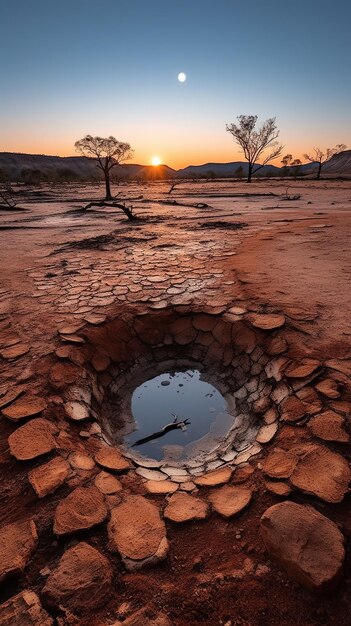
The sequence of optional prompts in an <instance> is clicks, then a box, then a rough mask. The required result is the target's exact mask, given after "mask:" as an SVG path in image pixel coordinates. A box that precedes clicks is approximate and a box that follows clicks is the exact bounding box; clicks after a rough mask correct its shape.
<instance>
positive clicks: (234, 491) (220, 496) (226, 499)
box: [208, 485, 252, 517]
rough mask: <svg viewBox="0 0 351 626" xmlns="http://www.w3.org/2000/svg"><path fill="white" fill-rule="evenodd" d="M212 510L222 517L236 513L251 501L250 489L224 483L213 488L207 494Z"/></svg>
mask: <svg viewBox="0 0 351 626" xmlns="http://www.w3.org/2000/svg"><path fill="white" fill-rule="evenodd" d="M208 498H209V500H210V502H211V504H212V506H213V508H214V510H215V511H216V512H217V513H219V515H223V517H233V516H234V515H238V514H239V513H241V511H243V510H244V509H245V507H247V505H248V504H249V503H250V502H251V498H252V491H251V489H246V488H245V487H232V486H231V485H224V487H220V489H214V490H213V491H212V492H211V493H210V494H209V496H208Z"/></svg>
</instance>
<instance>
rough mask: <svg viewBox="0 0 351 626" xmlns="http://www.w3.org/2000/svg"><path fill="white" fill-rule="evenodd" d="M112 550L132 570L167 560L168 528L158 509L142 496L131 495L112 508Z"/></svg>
mask: <svg viewBox="0 0 351 626" xmlns="http://www.w3.org/2000/svg"><path fill="white" fill-rule="evenodd" d="M108 536H109V540H110V549H111V550H112V551H117V552H119V554H120V555H121V557H122V560H123V562H124V564H125V566H126V568H127V569H129V570H131V571H132V570H135V569H139V568H141V567H143V566H144V565H147V564H153V563H157V562H158V561H161V560H163V559H165V558H166V556H167V552H168V541H167V537H166V527H165V523H164V521H163V520H162V519H161V517H160V513H159V510H158V508H157V507H156V506H155V505H154V504H153V503H152V502H150V501H149V500H147V499H146V498H144V497H143V496H139V495H128V496H126V497H125V498H124V500H123V502H122V503H121V504H119V505H118V506H116V507H115V508H113V509H112V511H111V519H110V522H109V524H108Z"/></svg>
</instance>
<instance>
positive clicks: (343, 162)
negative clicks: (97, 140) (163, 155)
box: [0, 150, 351, 183]
mask: <svg viewBox="0 0 351 626" xmlns="http://www.w3.org/2000/svg"><path fill="white" fill-rule="evenodd" d="M247 171H248V164H247V162H246V161H233V162H231V163H205V164H203V165H189V166H188V167H185V168H182V169H180V170H174V169H172V168H170V167H168V166H167V165H159V166H158V167H154V166H152V165H139V164H135V163H132V164H126V165H116V167H114V168H113V170H112V172H111V176H112V178H137V179H139V180H162V179H171V178H174V177H177V178H203V177H206V178H211V177H213V178H216V177H239V176H242V177H243V178H245V177H246V176H247ZM314 171H316V164H313V163H305V164H304V165H301V166H300V168H299V171H298V173H299V174H300V175H311V174H313V173H314ZM282 173H286V170H285V172H284V171H283V168H281V167H276V166H275V165H265V166H264V167H262V168H261V169H260V170H259V171H258V172H257V174H254V176H260V177H265V176H281V175H282ZM290 173H291V174H294V173H295V172H294V168H290ZM2 174H3V175H7V176H9V177H10V179H11V180H12V181H20V180H22V181H24V182H29V183H30V182H36V181H37V180H42V179H44V180H45V179H47V180H61V181H66V180H77V179H79V180H86V181H90V180H100V179H101V178H102V172H101V170H100V169H99V168H98V167H97V165H96V161H95V160H94V159H90V158H88V157H82V156H71V157H59V156H49V155H45V154H21V153H18V152H0V177H1V175H2ZM323 175H324V176H346V177H348V176H350V177H351V150H345V151H344V152H340V153H339V154H336V155H335V156H334V157H332V158H331V159H330V160H329V161H328V162H327V163H326V164H325V165H324V166H323V170H322V176H323Z"/></svg>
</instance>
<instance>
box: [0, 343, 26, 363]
mask: <svg viewBox="0 0 351 626" xmlns="http://www.w3.org/2000/svg"><path fill="white" fill-rule="evenodd" d="M29 350H30V345H29V344H28V343H17V344H16V345H14V346H9V347H8V348H2V350H0V356H1V357H2V358H3V359H17V358H18V357H20V356H24V355H25V354H27V352H29Z"/></svg>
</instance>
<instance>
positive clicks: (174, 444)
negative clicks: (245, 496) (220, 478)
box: [124, 369, 234, 461]
mask: <svg viewBox="0 0 351 626" xmlns="http://www.w3.org/2000/svg"><path fill="white" fill-rule="evenodd" d="M201 376H202V375H201V372H200V371H199V370H197V369H188V370H186V371H175V372H166V373H162V374H160V375H158V376H155V377H154V378H151V379H150V380H147V381H145V382H143V383H142V384H141V385H139V386H138V387H137V388H136V389H135V390H134V392H133V393H132V397H131V413H132V416H133V419H134V428H135V430H133V432H131V433H130V434H128V435H127V436H126V437H125V439H124V443H125V445H127V446H128V447H130V448H132V450H134V451H136V452H137V453H138V454H141V455H142V456H145V457H149V458H152V459H156V460H162V459H164V458H171V459H172V458H173V459H174V460H177V461H179V460H183V459H186V458H191V457H192V456H194V455H196V454H199V453H201V452H208V451H209V448H213V446H215V445H216V443H218V442H219V441H220V440H221V439H223V437H225V435H226V434H227V433H228V431H229V429H230V428H231V426H232V425H233V422H234V416H233V414H231V413H229V410H228V405H227V402H226V400H225V398H224V397H223V395H222V394H221V393H220V391H219V390H218V389H216V387H214V386H213V385H212V384H211V383H209V382H207V381H206V380H203V379H202V377H201Z"/></svg>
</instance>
